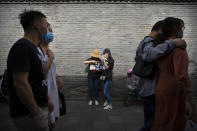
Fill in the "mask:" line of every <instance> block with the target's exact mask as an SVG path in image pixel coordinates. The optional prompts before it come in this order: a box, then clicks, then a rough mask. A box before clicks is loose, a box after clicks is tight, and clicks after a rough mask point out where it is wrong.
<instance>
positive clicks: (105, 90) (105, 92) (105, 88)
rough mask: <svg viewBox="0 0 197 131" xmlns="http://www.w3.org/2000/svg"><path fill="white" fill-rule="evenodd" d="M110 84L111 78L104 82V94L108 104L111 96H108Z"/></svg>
mask: <svg viewBox="0 0 197 131" xmlns="http://www.w3.org/2000/svg"><path fill="white" fill-rule="evenodd" d="M111 84H112V81H111V80H106V81H105V83H104V96H105V98H106V99H107V102H108V104H111V96H110V87H111Z"/></svg>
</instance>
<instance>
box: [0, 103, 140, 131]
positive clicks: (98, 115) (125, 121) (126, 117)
mask: <svg viewBox="0 0 197 131" xmlns="http://www.w3.org/2000/svg"><path fill="white" fill-rule="evenodd" d="M112 102H113V101H112ZM66 103H67V114H66V115H64V116H62V117H61V118H60V119H59V120H58V122H57V125H56V129H55V131H138V129H139V128H140V127H141V126H142V125H143V107H142V106H141V105H137V104H135V105H131V106H128V107H124V106H123V102H122V101H115V102H114V103H113V110H104V109H103V108H102V106H101V105H100V106H95V105H93V106H88V105H87V102H86V101H67V102H66ZM8 109H9V108H8V104H7V103H0V130H1V131H15V130H16V129H15V128H14V126H13V125H12V123H11V120H10V119H9V110H8Z"/></svg>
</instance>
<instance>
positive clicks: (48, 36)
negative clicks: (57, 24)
mask: <svg viewBox="0 0 197 131" xmlns="http://www.w3.org/2000/svg"><path fill="white" fill-rule="evenodd" d="M53 38H54V36H53V33H51V32H50V31H48V30H47V33H46V34H42V36H41V40H42V41H43V42H46V43H50V42H52V41H53Z"/></svg>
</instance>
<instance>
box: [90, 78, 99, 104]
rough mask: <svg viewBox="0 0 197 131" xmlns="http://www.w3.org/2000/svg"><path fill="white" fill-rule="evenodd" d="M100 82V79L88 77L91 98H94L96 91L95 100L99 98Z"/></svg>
mask: <svg viewBox="0 0 197 131" xmlns="http://www.w3.org/2000/svg"><path fill="white" fill-rule="evenodd" d="M98 83H99V79H96V78H88V86H89V100H93V92H94V97H95V100H97V98H98Z"/></svg>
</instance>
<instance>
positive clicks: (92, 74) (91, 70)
mask: <svg viewBox="0 0 197 131" xmlns="http://www.w3.org/2000/svg"><path fill="white" fill-rule="evenodd" d="M90 60H95V61H98V63H97V64H95V63H90V64H88V67H87V68H88V78H96V79H99V78H100V76H101V73H102V72H101V71H99V70H98V67H99V65H98V64H101V60H100V59H99V58H93V57H91V58H88V59H87V60H86V61H90Z"/></svg>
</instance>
